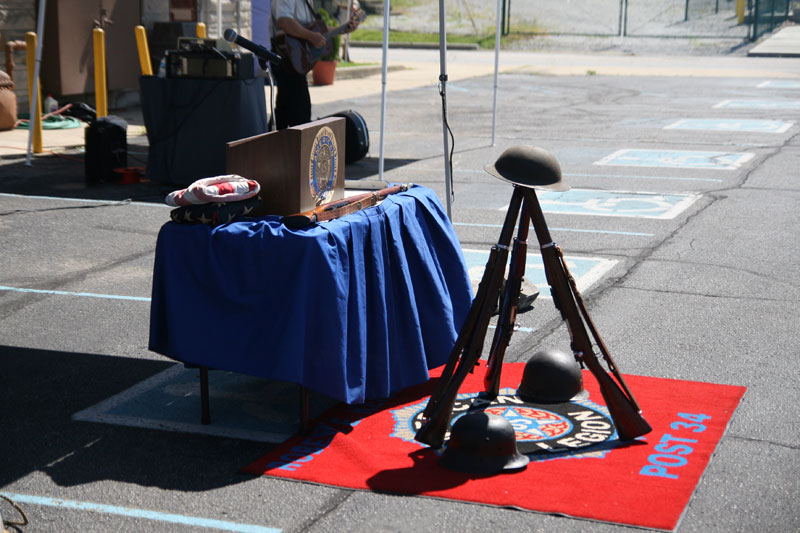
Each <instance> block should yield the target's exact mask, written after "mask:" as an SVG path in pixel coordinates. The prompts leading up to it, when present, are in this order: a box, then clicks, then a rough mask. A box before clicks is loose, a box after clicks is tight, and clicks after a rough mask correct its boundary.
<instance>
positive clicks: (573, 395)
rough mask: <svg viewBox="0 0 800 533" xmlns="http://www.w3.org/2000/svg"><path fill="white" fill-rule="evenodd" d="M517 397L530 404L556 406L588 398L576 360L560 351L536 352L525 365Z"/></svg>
mask: <svg viewBox="0 0 800 533" xmlns="http://www.w3.org/2000/svg"><path fill="white" fill-rule="evenodd" d="M517 395H518V396H519V397H520V398H522V399H523V400H525V401H526V402H531V403H558V402H568V401H570V400H582V399H584V398H587V397H588V396H589V393H588V392H586V391H585V390H584V388H583V375H582V374H581V368H580V366H579V365H578V362H577V361H575V358H574V357H573V356H571V355H569V354H567V353H565V352H562V351H560V350H542V351H539V352H536V353H535V354H533V355H532V356H531V358H530V359H528V362H527V363H525V369H524V370H523V372H522V383H520V384H519V389H518V390H517Z"/></svg>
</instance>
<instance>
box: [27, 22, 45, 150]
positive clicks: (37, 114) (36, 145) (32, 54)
mask: <svg viewBox="0 0 800 533" xmlns="http://www.w3.org/2000/svg"><path fill="white" fill-rule="evenodd" d="M36 41H37V39H36V33H35V32H32V31H29V32H28V33H26V34H25V50H26V58H27V60H28V102H33V91H34V89H35V90H36V109H35V110H34V112H33V116H32V117H30V120H28V127H29V128H33V143H32V144H33V147H32V150H33V153H34V154H40V153H42V88H41V85H40V84H39V83H38V80H37V84H36V87H34V86H33V75H34V68H35V67H36Z"/></svg>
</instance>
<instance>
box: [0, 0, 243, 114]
mask: <svg viewBox="0 0 800 533" xmlns="http://www.w3.org/2000/svg"><path fill="white" fill-rule="evenodd" d="M126 1H132V2H133V1H137V0H126ZM139 1H140V4H141V12H142V21H141V22H142V25H143V26H144V27H145V28H146V29H148V30H149V29H151V28H152V27H153V23H154V22H160V21H168V20H169V2H167V1H166V0H139ZM217 1H222V27H223V29H224V28H226V27H233V28H237V31H238V32H239V33H241V34H242V35H245V36H250V35H251V18H250V11H251V2H250V0H197V7H198V18H199V20H200V21H202V22H205V23H206V26H207V31H208V35H209V37H216V36H217V35H218V29H217V28H218V27H219V26H218V24H217ZM37 5H38V0H0V42H2V47H3V56H2V60H0V69H3V70H5V69H6V67H5V43H6V42H7V41H11V40H20V41H24V40H25V34H26V33H27V32H29V31H36V23H37V21H36V6H37ZM13 59H14V63H15V67H14V83H15V90H14V92H15V93H16V95H17V102H18V110H19V112H20V113H27V112H28V79H27V76H28V75H27V61H26V53H25V51H24V50H23V51H19V52H16V53H15V54H14V55H13ZM45 61H47V58H45V57H43V58H42V62H45ZM54 96H55V97H56V98H58V96H59V95H54ZM115 96H119V95H113V94H112V95H109V101H110V106H111V107H112V108H113V107H114V103H115ZM70 99H72V100H76V98H75V97H70ZM78 100H80V99H79V98H78ZM83 101H87V103H89V102H93V101H94V97H93V95H92V96H90V97H89V98H87V99H86V100H83ZM129 101H130V98H127V99H126V102H129Z"/></svg>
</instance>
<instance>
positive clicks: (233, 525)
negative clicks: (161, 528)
mask: <svg viewBox="0 0 800 533" xmlns="http://www.w3.org/2000/svg"><path fill="white" fill-rule="evenodd" d="M0 494H2V495H3V496H5V497H6V498H8V499H10V500H12V501H14V502H15V503H26V504H30V505H43V506H47V507H57V508H59V509H72V510H76V511H87V512H92V513H102V514H111V515H117V516H125V517H128V518H142V519H145V520H153V521H155V522H166V523H168V524H181V525H185V526H190V527H202V528H209V529H217V530H221V531H236V532H239V533H280V531H281V530H280V529H275V528H272V527H265V526H259V525H256V524H241V523H238V522H229V521H227V520H215V519H212V518H201V517H198V516H187V515H182V514H174V513H162V512H160V511H150V510H148V509H135V508H133V507H121V506H118V505H106V504H102V503H94V502H81V501H75V500H64V499H61V498H48V497H46V496H35V495H31V494H16V493H13V492H0ZM142 529H147V528H145V527H143V528H142Z"/></svg>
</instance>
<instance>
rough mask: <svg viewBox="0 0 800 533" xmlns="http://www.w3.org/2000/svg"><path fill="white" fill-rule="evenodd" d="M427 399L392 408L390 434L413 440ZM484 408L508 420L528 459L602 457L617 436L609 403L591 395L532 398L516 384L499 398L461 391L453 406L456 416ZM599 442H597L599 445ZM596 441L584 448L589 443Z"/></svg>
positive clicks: (502, 391) (499, 395) (518, 444)
mask: <svg viewBox="0 0 800 533" xmlns="http://www.w3.org/2000/svg"><path fill="white" fill-rule="evenodd" d="M427 403H428V401H427V400H424V401H421V402H417V403H415V404H411V405H408V406H406V407H401V408H399V409H393V410H392V415H393V417H394V422H395V424H394V429H393V431H392V435H391V436H392V437H396V438H400V439H402V440H405V441H408V442H411V441H413V440H414V434H415V433H416V432H417V430H418V429H419V428H420V426H422V418H423V417H422V412H423V411H424V410H425V406H426V405H427ZM472 411H486V412H487V413H493V414H496V415H501V416H503V417H505V418H506V419H508V420H509V421H510V422H511V426H512V427H513V428H514V432H515V434H516V439H517V447H518V448H519V451H520V452H521V453H524V454H530V458H531V460H532V461H543V460H547V459H549V458H553V459H554V458H567V457H571V458H586V457H604V456H605V454H606V453H607V452H608V447H607V446H606V447H604V446H602V445H603V443H606V442H608V441H610V440H612V439H614V438H615V437H617V432H616V428H615V427H614V423H613V422H612V421H611V418H610V416H609V414H608V409H607V408H606V407H605V406H603V405H599V404H597V403H595V402H593V401H592V400H590V399H589V398H586V399H583V400H573V401H571V402H562V403H556V404H534V403H529V402H526V401H524V400H523V399H522V398H520V397H519V396H517V395H516V390H514V389H509V388H505V389H502V390H500V394H498V396H497V398H494V399H491V400H490V399H488V398H486V397H485V396H484V395H483V394H480V393H468V394H459V395H458V398H457V400H456V402H455V405H454V406H453V414H454V419H453V422H455V420H457V419H458V418H460V417H461V416H463V415H464V414H466V413H467V412H472ZM597 445H599V446H597ZM590 446H595V447H593V448H591V449H590V451H588V452H587V450H586V449H584V448H587V447H590Z"/></svg>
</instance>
